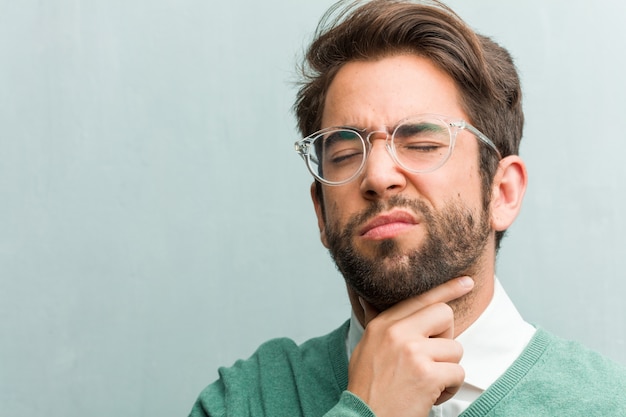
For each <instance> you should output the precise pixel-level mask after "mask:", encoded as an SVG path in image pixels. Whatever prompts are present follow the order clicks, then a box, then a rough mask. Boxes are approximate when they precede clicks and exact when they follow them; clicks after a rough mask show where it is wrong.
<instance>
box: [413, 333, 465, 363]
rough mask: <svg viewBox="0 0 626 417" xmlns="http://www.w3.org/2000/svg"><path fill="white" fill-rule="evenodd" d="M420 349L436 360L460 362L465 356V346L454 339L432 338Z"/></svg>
mask: <svg viewBox="0 0 626 417" xmlns="http://www.w3.org/2000/svg"><path fill="white" fill-rule="evenodd" d="M419 349H420V354H421V355H426V356H428V357H430V358H431V359H432V360H433V361H434V362H441V363H455V364H458V363H459V362H460V361H461V359H462V358H463V346H461V344H460V343H459V342H457V341H456V340H454V339H442V338H431V339H429V340H428V343H427V344H422V345H421V346H420V347H419Z"/></svg>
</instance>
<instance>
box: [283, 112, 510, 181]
mask: <svg viewBox="0 0 626 417" xmlns="http://www.w3.org/2000/svg"><path fill="white" fill-rule="evenodd" d="M463 129H465V130H467V131H469V132H471V133H472V134H473V136H474V137H476V138H477V139H478V140H479V141H480V142H482V143H483V144H484V145H486V146H488V147H489V148H491V149H492V150H493V151H494V152H495V154H496V155H497V157H498V159H501V155H500V152H499V151H498V148H497V147H496V145H495V144H494V143H493V141H491V139H489V138H488V137H487V136H485V135H484V134H483V133H482V132H480V131H479V130H478V129H476V128H475V127H474V126H472V125H470V124H469V123H467V122H466V121H464V120H449V119H448V118H446V117H444V116H439V115H433V114H423V115H418V116H413V117H409V118H406V119H403V120H402V121H400V122H399V123H398V124H397V125H396V127H395V128H393V131H392V132H391V135H390V134H389V132H386V131H382V132H381V131H369V132H368V131H367V130H360V129H357V128H353V127H329V128H326V129H322V130H320V131H318V132H315V133H313V134H311V135H309V136H307V137H306V138H304V139H302V140H299V141H297V142H296V143H295V148H296V152H298V154H299V155H300V156H301V157H302V158H303V159H304V161H305V162H306V165H307V168H308V169H309V171H310V172H311V174H313V176H314V177H315V178H317V179H318V180H319V181H321V182H322V183H324V184H327V185H342V184H346V183H348V182H350V181H352V180H353V179H355V178H356V177H357V176H358V175H359V174H360V173H361V171H362V170H363V167H364V166H365V161H366V160H367V156H368V155H369V152H370V150H371V147H372V144H371V142H370V138H371V137H372V135H373V134H375V133H377V134H381V133H382V134H384V135H386V139H385V147H386V148H387V152H389V154H390V155H391V158H392V159H393V161H394V162H395V163H396V164H397V165H398V166H400V167H401V168H402V169H404V170H406V171H409V172H412V173H416V174H419V173H427V172H432V171H435V170H436V169H438V168H440V167H441V166H442V165H443V164H445V163H446V161H447V160H448V159H449V158H450V155H452V151H453V149H454V144H455V143H456V137H457V134H458V132H459V131H460V130H463Z"/></svg>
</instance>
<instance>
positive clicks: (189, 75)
mask: <svg viewBox="0 0 626 417" xmlns="http://www.w3.org/2000/svg"><path fill="white" fill-rule="evenodd" d="M329 4H330V3H329V2H326V1H325V2H321V1H319V0H306V1H304V0H299V1H297V2H296V1H287V0H282V1H281V0H267V1H264V2H253V1H228V2H219V3H218V2H213V1H209V2H207V1H199V0H176V1H174V0H149V1H148V0H135V1H131V2H124V1H120V0H108V1H101V0H96V1H92V2H87V1H79V0H73V1H72V0H53V1H46V2H41V1H35V0H21V1H19V2H18V1H8V0H0V198H1V203H0V410H1V411H0V414H1V415H2V416H12V417H13V416H30V415H36V414H41V415H46V416H49V417H78V416H92V417H97V416H102V417H108V416H133V417H137V416H151V417H154V416H172V415H186V414H187V412H188V411H189V409H190V407H191V405H192V403H193V401H194V399H195V397H196V395H197V394H198V392H199V391H200V390H201V389H202V388H203V387H204V386H205V385H207V384H208V383H209V382H211V381H212V380H214V379H215V378H216V376H217V373H216V368H217V366H218V365H228V364H231V363H232V362H233V361H234V360H235V359H236V358H240V357H247V356H248V355H250V354H251V353H252V352H253V350H254V349H255V348H256V346H257V345H258V344H259V343H261V342H262V341H264V340H266V339H268V338H271V337H276V336H289V337H292V338H294V339H296V340H298V341H302V340H304V339H306V338H308V337H311V336H315V335H319V334H321V333H325V332H327V331H329V330H331V329H333V328H334V327H336V326H337V325H338V324H339V323H341V322H343V320H345V319H346V318H347V317H348V314H349V304H348V301H347V298H346V296H345V294H344V292H345V290H344V288H343V284H342V281H341V278H340V277H339V276H338V274H337V273H336V271H335V269H334V267H333V265H332V263H331V261H330V259H329V257H328V256H327V254H326V252H325V250H324V249H323V248H322V246H321V245H320V244H319V241H318V236H317V230H316V224H315V217H314V215H313V211H312V207H311V205H310V203H309V197H308V185H309V183H310V179H309V176H308V174H307V173H306V171H305V169H304V165H303V164H302V162H301V160H300V159H299V158H298V157H297V156H296V154H295V153H294V152H293V150H292V143H293V142H294V140H295V139H297V135H296V131H295V129H294V124H295V122H294V120H293V117H292V115H291V113H290V106H291V103H292V100H293V96H294V92H295V89H294V87H293V85H292V81H293V80H294V77H295V72H294V66H295V63H296V62H297V57H298V56H299V54H300V52H301V49H302V47H303V45H304V44H305V43H306V41H307V39H309V36H310V34H311V32H312V30H313V29H314V26H315V24H316V22H317V19H318V18H319V16H320V15H321V13H322V12H323V11H324V10H325V8H326V7H327V6H328V5H329ZM450 4H451V5H453V6H455V7H458V8H457V11H458V12H459V13H460V14H461V15H462V16H463V17H464V18H466V20H468V22H469V23H470V24H471V25H472V26H474V27H475V28H477V29H478V30H479V31H481V32H483V33H485V34H489V35H492V36H493V37H494V38H495V39H496V40H498V41H500V42H501V43H503V44H504V45H505V46H507V47H508V48H509V49H510V50H511V51H512V53H513V55H514V56H515V58H516V59H517V63H518V66H519V68H520V71H521V74H522V79H523V83H524V87H525V92H526V98H525V108H526V113H527V120H528V123H527V128H526V133H525V139H524V142H523V146H522V155H523V156H524V158H525V160H526V161H527V164H528V169H529V173H530V188H529V190H528V193H527V198H526V203H525V206H524V208H523V211H522V214H521V216H520V218H519V219H518V222H517V223H516V225H515V226H514V227H513V228H512V229H511V230H510V234H509V236H508V238H506V239H505V241H504V242H503V248H502V251H501V255H500V259H499V268H498V275H499V276H500V278H501V280H502V281H503V283H504V285H505V287H506V288H507V289H508V291H509V294H510V295H511V297H512V298H513V299H514V300H515V301H516V302H517V304H518V306H519V309H520V310H521V311H522V313H523V314H524V315H525V316H526V318H527V319H528V320H529V321H531V322H534V323H538V324H540V325H542V326H544V327H546V328H548V329H549V330H552V331H554V332H555V333H557V334H560V335H562V336H564V337H568V338H573V339H577V340H580V341H582V342H584V343H586V344H587V345H589V346H591V347H593V348H594V349H597V350H599V351H601V352H603V353H605V354H607V355H608V356H610V357H612V358H614V359H616V360H618V361H620V362H622V363H626V353H625V352H626V323H625V317H626V314H625V309H624V306H623V302H622V298H623V296H622V294H623V293H624V292H625V291H626V279H625V273H624V271H626V256H624V254H625V248H624V243H623V236H624V235H625V234H626V224H625V221H624V216H623V213H624V212H625V211H626V197H625V193H624V187H625V186H624V183H625V182H626V168H625V166H624V164H623V160H624V154H625V151H626V141H625V140H624V139H625V133H624V129H623V127H622V123H621V122H622V121H623V120H624V113H625V112H626V105H625V104H624V93H625V92H626V81H625V80H626V79H625V78H624V76H623V75H624V74H625V73H626V57H625V55H624V54H623V51H624V50H626V28H625V27H624V25H623V24H622V22H621V16H624V14H625V13H626V3H624V2H619V1H617V0H615V1H610V0H597V1H594V2H592V3H589V2H583V1H564V0H558V1H556V0H555V1H550V2H544V1H539V0H533V1H525V2H515V3H513V2H504V1H495V0H493V1H487V0H474V1H467V0H455V1H452V2H451V3H450Z"/></svg>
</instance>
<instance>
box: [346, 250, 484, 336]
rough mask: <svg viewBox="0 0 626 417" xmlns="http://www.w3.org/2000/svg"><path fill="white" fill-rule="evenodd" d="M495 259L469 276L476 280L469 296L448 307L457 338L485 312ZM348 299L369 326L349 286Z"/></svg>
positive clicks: (362, 323) (358, 317)
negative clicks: (452, 317) (452, 316)
mask: <svg viewBox="0 0 626 417" xmlns="http://www.w3.org/2000/svg"><path fill="white" fill-rule="evenodd" d="M493 258H494V259H488V260H486V262H480V263H479V264H481V265H482V266H484V265H490V267H479V268H477V270H476V271H474V272H473V273H472V274H468V275H469V276H470V277H472V279H473V280H474V289H472V291H471V292H470V293H469V294H466V295H465V296H463V297H461V298H458V299H456V300H453V301H451V302H449V303H448V305H449V306H450V307H451V308H452V310H453V311H454V337H455V338H456V337H457V336H459V335H460V334H461V333H463V332H464V331H465V330H466V329H467V328H468V327H469V326H470V325H471V324H472V323H474V322H475V321H476V320H477V319H478V317H480V315H481V314H482V313H483V312H484V311H485V309H486V308H487V306H488V305H489V303H490V302H491V299H492V298H493V292H494V279H495V278H494V276H495V267H494V265H495V255H494V256H493ZM348 297H349V298H350V304H351V305H352V311H353V312H354V315H355V316H356V318H357V319H358V320H359V322H360V323H361V325H362V326H363V328H365V327H366V326H367V323H366V322H365V315H364V313H363V307H362V306H361V303H360V302H359V296H358V294H357V293H356V292H354V290H353V289H352V288H350V287H349V286H348Z"/></svg>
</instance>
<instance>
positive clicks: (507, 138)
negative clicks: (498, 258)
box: [294, 0, 524, 247]
mask: <svg viewBox="0 0 626 417" xmlns="http://www.w3.org/2000/svg"><path fill="white" fill-rule="evenodd" d="M400 53H414V54H416V55H419V56H422V57H425V58H428V59H430V60H431V61H432V62H433V63H434V64H435V65H437V67H438V68H440V69H441V70H442V71H444V72H445V73H447V74H448V75H449V76H450V77H451V78H452V79H453V80H454V82H455V83H456V86H457V88H458V90H459V93H460V97H461V103H460V104H461V106H462V107H463V110H464V111H465V113H466V114H467V115H468V117H469V118H470V120H468V122H470V123H471V124H472V125H474V126H475V127H476V128H478V129H479V130H480V131H482V132H483V133H484V134H485V135H487V136H488V137H489V138H490V139H491V140H493V142H494V143H495V144H496V146H497V147H498V150H499V151H500V153H501V155H502V157H506V156H508V155H512V154H517V153H518V152H519V144H520V140H521V137H522V130H523V125H524V114H523V110H522V103H521V101H522V92H521V87H520V82H519V77H518V74H517V70H516V68H515V65H514V64H513V60H512V58H511V56H510V54H509V53H508V52H507V51H506V50H505V49H504V48H502V47H501V46H499V45H498V44H497V43H495V42H494V41H492V40H491V39H489V38H488V37H485V36H482V35H479V34H477V33H475V32H474V31H473V30H472V29H471V28H470V27H469V26H467V25H466V24H465V22H463V20H461V18H460V17H459V16H457V15H456V14H455V13H454V12H453V11H452V10H451V9H450V8H448V7H447V6H445V5H443V4H442V3H439V2H437V1H424V2H419V3H416V2H412V1H410V0H372V1H367V2H364V1H350V2H348V1H345V0H342V1H339V2H338V3H336V4H335V5H334V6H333V7H331V8H330V9H329V10H328V12H326V14H325V15H324V17H323V18H322V20H321V21H320V24H319V25H318V27H317V30H316V32H315V37H314V40H313V42H312V43H311V45H310V47H309V49H308V51H307V53H306V57H305V62H304V64H303V66H302V77H303V78H302V83H301V87H300V90H299V91H298V94H297V98H296V103H295V105H294V110H295V113H296V117H297V119H298V127H299V130H300V132H301V134H302V135H303V136H307V135H309V134H311V133H313V132H315V131H317V130H319V129H320V128H321V117H322V114H323V109H324V103H325V99H326V93H327V91H328V88H329V86H330V84H331V82H332V81H333V79H334V77H335V75H336V74H337V72H338V71H339V69H340V68H341V67H342V66H343V65H344V64H346V63H347V62H350V61H357V60H361V61H366V60H375V59H380V58H383V57H385V56H390V55H394V54H400ZM480 165H481V176H482V180H483V181H482V182H483V204H484V206H485V207H487V206H488V204H489V201H490V197H491V192H490V188H491V183H492V180H493V176H494V174H495V172H496V169H497V166H498V160H497V158H496V157H495V155H494V153H493V152H492V151H491V150H489V149H488V148H487V147H486V146H483V147H481V152H480ZM318 196H319V197H320V198H322V193H321V187H320V186H319V184H318ZM502 235H503V232H498V233H496V247H499V242H500V240H501V238H502Z"/></svg>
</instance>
